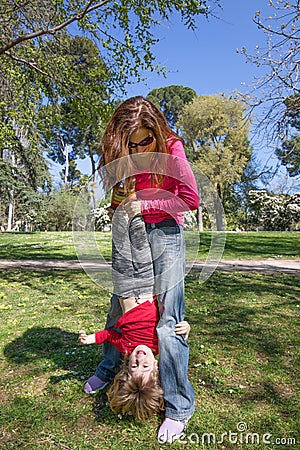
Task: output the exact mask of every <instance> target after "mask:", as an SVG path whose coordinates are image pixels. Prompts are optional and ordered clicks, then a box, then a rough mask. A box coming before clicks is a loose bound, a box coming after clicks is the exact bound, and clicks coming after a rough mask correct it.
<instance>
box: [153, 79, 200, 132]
mask: <svg viewBox="0 0 300 450" xmlns="http://www.w3.org/2000/svg"><path fill="white" fill-rule="evenodd" d="M196 96H197V94H196V92H195V91H194V90H193V89H192V88H189V87H185V86H177V85H172V86H165V87H162V88H159V89H153V90H152V91H151V92H149V94H148V95H147V99H148V100H150V102H152V103H154V105H156V106H157V107H158V108H159V109H160V111H161V112H162V113H163V114H164V116H165V117H166V119H167V121H168V122H169V125H170V126H171V127H172V128H173V129H176V128H177V124H178V118H179V115H180V114H181V113H182V110H183V108H184V106H185V105H187V104H188V103H190V102H191V101H192V100H193V99H194V98H195V97H196ZM176 132H177V133H178V129H176Z"/></svg>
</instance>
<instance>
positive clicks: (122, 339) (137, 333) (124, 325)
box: [95, 300, 159, 355]
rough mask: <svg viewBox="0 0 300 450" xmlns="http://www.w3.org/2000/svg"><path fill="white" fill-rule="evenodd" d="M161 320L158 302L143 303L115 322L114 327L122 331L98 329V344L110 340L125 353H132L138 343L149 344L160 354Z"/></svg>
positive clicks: (155, 353)
mask: <svg viewBox="0 0 300 450" xmlns="http://www.w3.org/2000/svg"><path fill="white" fill-rule="evenodd" d="M158 321H159V313H158V307H157V302H156V301H155V300H154V301H153V302H149V301H148V300H147V301H146V302H143V303H141V304H140V305H138V306H136V307H135V308H133V309H130V310H129V311H127V312H126V313H125V314H123V316H122V317H120V319H119V320H118V322H117V323H116V324H115V326H114V328H119V329H120V330H121V333H120V332H118V331H116V330H111V329H109V330H103V331H98V332H97V333H96V334H95V335H96V344H102V343H103V342H110V343H111V344H112V345H114V346H115V347H116V348H117V349H118V350H119V352H121V353H122V354H123V355H125V353H126V352H127V353H129V354H130V353H131V352H132V351H133V350H134V348H135V347H136V346H137V345H141V344H143V345H147V347H149V348H151V350H152V351H153V353H154V355H157V354H158V338H157V333H156V325H157V323H158Z"/></svg>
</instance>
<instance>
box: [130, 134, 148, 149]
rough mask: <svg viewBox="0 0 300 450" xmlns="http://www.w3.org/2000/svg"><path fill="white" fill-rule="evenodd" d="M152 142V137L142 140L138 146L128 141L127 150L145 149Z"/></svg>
mask: <svg viewBox="0 0 300 450" xmlns="http://www.w3.org/2000/svg"><path fill="white" fill-rule="evenodd" d="M153 141H154V137H153V136H147V137H146V138H145V139H143V140H142V141H141V142H139V143H138V144H136V143H135V142H130V141H129V143H128V147H129V148H136V147H146V145H150V144H152V142H153Z"/></svg>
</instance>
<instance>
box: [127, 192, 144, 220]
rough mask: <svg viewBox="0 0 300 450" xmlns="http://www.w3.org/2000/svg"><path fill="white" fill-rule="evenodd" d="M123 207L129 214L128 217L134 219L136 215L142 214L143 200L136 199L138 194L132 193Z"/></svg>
mask: <svg viewBox="0 0 300 450" xmlns="http://www.w3.org/2000/svg"><path fill="white" fill-rule="evenodd" d="M123 207H124V209H125V211H126V213H127V214H128V217H129V218H130V219H132V218H133V217H135V216H138V215H140V214H142V202H141V201H140V200H137V199H136V195H135V194H132V195H131V196H130V197H128V199H126V200H125V202H124V203H123Z"/></svg>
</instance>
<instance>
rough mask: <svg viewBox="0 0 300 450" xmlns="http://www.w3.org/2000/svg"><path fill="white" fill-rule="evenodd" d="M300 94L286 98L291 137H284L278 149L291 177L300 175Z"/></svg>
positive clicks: (280, 158) (281, 160) (282, 162)
mask: <svg viewBox="0 0 300 450" xmlns="http://www.w3.org/2000/svg"><path fill="white" fill-rule="evenodd" d="M299 103H300V94H298V95H295V96H292V97H288V98H287V99H286V100H285V106H286V114H285V115H286V117H287V119H288V124H289V127H290V128H291V132H290V135H291V138H290V139H284V140H283V142H282V146H281V147H282V148H277V149H276V156H277V157H278V158H279V160H280V162H281V164H282V165H283V166H286V169H287V173H288V174H289V176H290V177H297V176H298V175H300V110H299Z"/></svg>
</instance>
